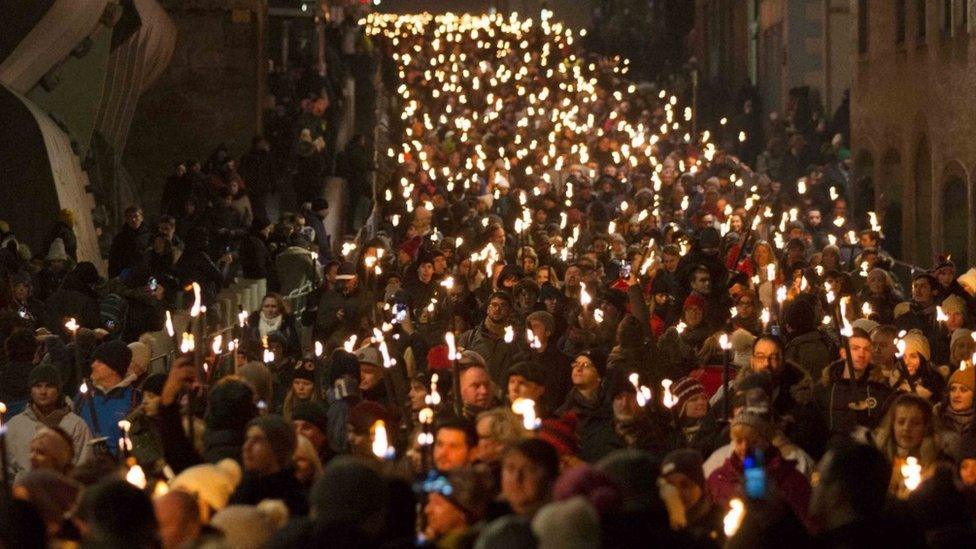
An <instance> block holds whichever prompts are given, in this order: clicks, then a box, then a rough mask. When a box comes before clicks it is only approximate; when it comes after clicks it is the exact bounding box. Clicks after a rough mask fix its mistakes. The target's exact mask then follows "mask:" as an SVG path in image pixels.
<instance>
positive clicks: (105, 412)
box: [75, 377, 142, 455]
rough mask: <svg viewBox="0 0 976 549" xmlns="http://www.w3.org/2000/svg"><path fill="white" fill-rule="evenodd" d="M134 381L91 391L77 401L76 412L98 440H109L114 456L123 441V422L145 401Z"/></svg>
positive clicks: (123, 381)
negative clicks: (120, 425)
mask: <svg viewBox="0 0 976 549" xmlns="http://www.w3.org/2000/svg"><path fill="white" fill-rule="evenodd" d="M133 379H134V378H131V377H127V378H125V379H123V380H122V381H120V382H119V384H118V385H116V386H115V387H112V388H109V389H107V390H106V389H102V388H101V387H93V388H89V391H88V392H87V393H83V394H79V395H78V396H77V397H76V398H75V411H76V412H77V414H78V415H79V416H81V419H83V420H84V421H85V424H86V425H87V426H88V428H89V429H90V430H91V432H92V435H93V436H94V437H96V438H97V437H105V438H106V439H107V442H108V449H109V451H110V452H111V453H112V455H117V454H118V452H119V445H118V440H119V439H120V438H122V430H121V429H120V428H119V422H120V421H122V420H123V419H125V418H126V416H128V415H129V412H131V411H132V410H133V408H135V407H136V406H137V405H138V404H139V401H140V400H142V394H141V393H140V392H139V391H138V390H137V389H136V388H135V387H133V386H132V385H131V383H132V380H133ZM93 410H94V412H95V413H94V416H93V415H92V411H93Z"/></svg>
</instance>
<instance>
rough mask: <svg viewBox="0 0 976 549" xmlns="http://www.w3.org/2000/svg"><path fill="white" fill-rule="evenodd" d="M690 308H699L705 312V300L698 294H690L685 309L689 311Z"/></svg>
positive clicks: (686, 299)
mask: <svg viewBox="0 0 976 549" xmlns="http://www.w3.org/2000/svg"><path fill="white" fill-rule="evenodd" d="M690 307H698V308H699V309H701V310H703V311H704V310H705V298H703V297H702V296H700V295H697V294H690V295H689V296H688V297H686V298H685V303H684V308H685V309H688V308H690Z"/></svg>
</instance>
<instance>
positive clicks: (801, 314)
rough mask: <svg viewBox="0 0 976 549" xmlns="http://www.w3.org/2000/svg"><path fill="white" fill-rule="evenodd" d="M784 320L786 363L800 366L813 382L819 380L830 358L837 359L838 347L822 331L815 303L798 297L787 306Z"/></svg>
mask: <svg viewBox="0 0 976 549" xmlns="http://www.w3.org/2000/svg"><path fill="white" fill-rule="evenodd" d="M783 317H784V318H783V325H784V326H783V327H784V328H785V331H786V335H787V343H786V350H785V353H784V358H785V360H787V361H789V362H790V363H793V364H796V365H798V366H800V368H802V369H803V371H804V372H806V373H807V374H808V375H809V376H810V377H812V378H813V379H818V378H820V373H821V372H822V371H823V369H824V368H826V367H827V364H829V363H830V360H831V358H832V357H834V356H837V349H836V347H837V346H836V345H835V344H834V342H833V341H832V340H831V339H830V337H829V336H827V334H825V333H824V332H823V331H822V330H821V329H820V323H819V322H817V319H816V309H815V305H814V302H813V301H811V300H809V299H806V298H805V297H803V296H797V298H796V299H794V300H793V301H792V302H790V303H789V304H788V305H787V306H786V311H785V314H784V315H783Z"/></svg>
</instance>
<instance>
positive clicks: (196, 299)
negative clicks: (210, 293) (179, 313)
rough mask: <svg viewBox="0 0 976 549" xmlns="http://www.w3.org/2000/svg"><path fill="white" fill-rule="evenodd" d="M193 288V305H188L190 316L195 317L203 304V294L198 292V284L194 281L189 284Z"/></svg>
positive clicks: (198, 314)
mask: <svg viewBox="0 0 976 549" xmlns="http://www.w3.org/2000/svg"><path fill="white" fill-rule="evenodd" d="M190 286H191V287H192V288H193V306H192V307H190V316H191V317H193V318H196V317H198V316H200V312H201V307H202V306H203V296H202V295H201V294H200V285H199V284H197V283H196V282H194V283H192V284H191V285H190Z"/></svg>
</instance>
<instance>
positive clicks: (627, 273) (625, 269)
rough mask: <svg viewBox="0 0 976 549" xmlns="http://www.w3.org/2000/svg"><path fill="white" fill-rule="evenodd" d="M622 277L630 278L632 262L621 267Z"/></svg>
mask: <svg viewBox="0 0 976 549" xmlns="http://www.w3.org/2000/svg"><path fill="white" fill-rule="evenodd" d="M620 278H630V263H627V264H625V265H623V266H622V267H620Z"/></svg>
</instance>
